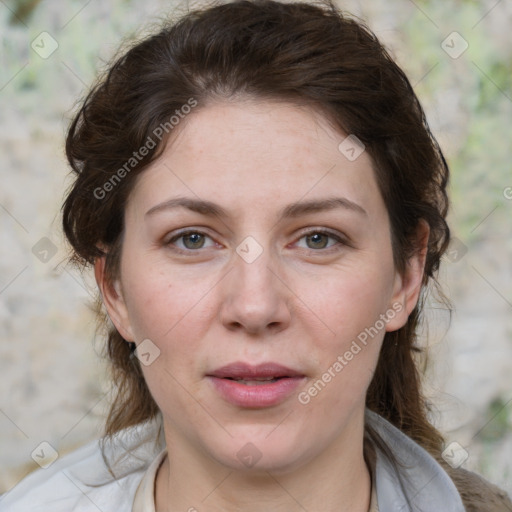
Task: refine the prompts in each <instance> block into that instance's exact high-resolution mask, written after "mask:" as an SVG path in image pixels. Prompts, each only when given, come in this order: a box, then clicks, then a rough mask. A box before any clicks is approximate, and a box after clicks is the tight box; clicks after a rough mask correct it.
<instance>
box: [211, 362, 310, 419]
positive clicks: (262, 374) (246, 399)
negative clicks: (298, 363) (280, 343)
mask: <svg viewBox="0 0 512 512" xmlns="http://www.w3.org/2000/svg"><path fill="white" fill-rule="evenodd" d="M206 377H207V378H208V379H209V380H210V381H211V382H212V384H213V386H214V388H215V390H216V392H217V393H219V395H220V396H221V397H222V398H223V399H224V400H226V401H227V402H229V403H231V404H233V405H236V406H238V407H244V408H255V409H259V408H264V407H271V406H274V405H278V404H279V403H281V402H283V401H284V400H286V398H288V397H289V396H290V395H291V394H292V393H293V392H294V391H295V390H296V389H297V387H298V386H299V385H300V384H301V383H302V381H303V380H304V379H305V375H304V374H302V373H300V372H299V371H297V370H293V369H291V368H288V367H286V366H283V365H280V364H277V363H262V364H259V365H256V366H253V365H250V364H247V363H243V362H236V363H231V364H228V365H226V366H223V367H221V368H218V369H217V370H215V371H213V372H212V373H210V374H208V375H206ZM265 378H277V379H278V380H276V381H275V382H268V383H262V384H255V385H247V384H242V383H240V382H237V381H236V380H233V379H243V380H258V379H265Z"/></svg>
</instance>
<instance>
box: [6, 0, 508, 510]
mask: <svg viewBox="0 0 512 512" xmlns="http://www.w3.org/2000/svg"><path fill="white" fill-rule="evenodd" d="M66 150H67V156H68V159H69V162H70V164H71V166H72V168H73V171H74V172H75V173H76V180H75V182H74V184H73V186H72V188H71V190H70V191H69V194H68V195H67V197H66V200H65V203H64V207H63V225H64V231H65V233H66V236H67V238H68V240H69V242H70V244H71V245H72V247H73V251H74V259H75V261H76V262H77V263H78V264H90V265H93V266H94V270H95V276H96V280H97V283H98V287H99V291H100V294H101V302H102V304H103V305H104V307H105V311H106V312H107V313H108V317H109V319H110V321H111V323H109V324H108V325H109V332H108V355H109V357H110V359H111V362H112V371H113V381H114V383H115V385H116V396H115V400H114V402H113V404H112V408H111V411H110V414H109V416H108V419H107V425H106V436H105V437H104V438H103V439H102V440H101V441H100V442H99V443H91V444H89V445H87V446H85V447H83V448H82V449H80V450H78V451H76V452H74V453H72V454H70V455H68V456H66V457H63V458H62V459H60V460H59V461H57V462H55V463H54V464H53V465H52V466H50V467H49V468H48V469H46V470H40V471H39V472H37V473H35V474H33V475H31V476H30V477H28V478H27V479H25V480H24V481H23V482H22V483H21V484H19V485H18V486H17V487H16V488H15V489H14V490H13V491H11V492H10V493H8V494H7V495H6V496H5V497H4V498H3V500H2V501H1V502H0V510H9V511H21V510H23V511H25V510H41V511H42V510H52V511H59V510H62V511H64V510H65V511H70V510H73V511H75V510H76V511H88V510H102V511H104V512H106V511H111V510H112V511H114V510H115V511H130V510H131V511H135V512H136V511H159V512H167V511H173V512H174V511H181V510H188V511H195V510H198V511H201V510H205V511H221V510H222V511H231V510H244V511H253V510H254V511H256V510H258V511H260V510H265V511H277V510H286V511H296V510H297V511H299V510H307V511H317V510H322V511H346V512H348V511H351V512H363V511H364V512H366V511H376V510H380V511H381V512H387V511H408V510H414V511H423V512H430V511H439V510H443V511H454V512H455V511H463V510H475V511H476V510H478V511H482V510H489V511H490V510H493V511H494V510H496V511H498V510H512V504H511V503H510V500H509V499H508V498H507V496H506V495H505V493H504V492H503V491H500V490H499V489H497V488H496V487H494V486H493V485H492V484H490V483H488V482H485V481H484V480H483V479H481V478H480V477H478V476H477V475H475V474H472V473H469V472H467V471H465V470H463V469H460V468H459V469H455V468H456V466H457V464H454V463H453V461H451V460H450V458H449V457H446V456H445V457H446V459H447V461H445V460H444V459H443V457H442V455H441V454H442V452H443V449H444V445H443V438H442V436H441V434H440V433H439V432H438V431H437V430H436V429H435V428H434V427H433V426H432V425H431V424H430V423H429V421H428V419H427V405H426V403H425V401H424V399H423V397H422V395H421V389H420V379H419V374H418V372H417V369H416V366H415V362H414V354H415V352H416V351H417V350H418V349H417V347H416V345H415V341H416V329H417V326H418V322H419V318H420V316H421V312H422V308H423V300H424V297H425V294H426V291H427V290H428V289H429V287H430V286H432V285H435V275H436V272H437V269H438V267H439V263H440V258H441V256H442V255H443V253H444V251H445V250H446V247H447V244H448V241H449V229H448V226H447V224H446V221H445V218H446V213H447V209H448V199H447V196H446V185H447V181H448V168H447V165H446V162H445V160H444V158H443V155H442V153H441V150H440V149H439V147H438V145H437V142H436V141H435V139H434V137H433V136H432V135H431V133H430V131H429V128H428V126H427V124H426V121H425V117H424V114H423V110H422V108H421V106H420V104H419V102H418V100H417V98H416V96H415V94H414V92H413V90H412V88H411V86H410V84H409V82H408V80H407V78H406V77H405V75H404V74H403V72H402V71H401V70H400V69H399V67H398V66H397V65H396V64H395V63H394V62H393V60H392V59H391V58H390V57H389V55H388V54H387V52H386V51H385V49H384V48H383V47H382V46H381V45H380V43H379V42H378V40H377V39H376V37H375V36H374V35H373V34H372V33H371V32H370V31H369V30H368V29H367V28H366V27H365V26H364V25H362V24H361V23H359V22H358V21H355V20H353V19H351V18H349V17H346V16H344V15H343V14H341V13H340V12H338V10H337V9H336V8H335V7H334V6H333V5H331V4H326V5H324V6H322V7H320V6H313V5H308V4H294V3H287V4H281V3H277V2H274V1H269V0H264V1H252V2H251V1H245V0H243V1H236V2H233V3H230V4H227V5H220V6H216V7H211V8H208V9H205V10H202V11H197V12H193V13H190V14H189V15H187V16H185V17H184V18H183V19H181V20H180V21H178V22H177V23H175V24H173V25H169V26H165V27H163V28H162V30H161V32H159V33H157V34H155V35H153V36H151V37H148V38H147V39H145V40H143V41H141V42H139V43H138V44H136V45H134V46H133V47H132V48H131V49H130V50H129V51H127V52H126V53H125V54H124V55H123V56H121V57H120V58H119V59H118V60H117V61H116V62H115V63H114V64H113V65H112V66H111V68H110V69H109V71H108V73H107V74H106V76H105V77H103V78H102V79H101V80H99V82H98V83H97V84H96V86H95V87H94V88H93V90H92V91H91V92H90V94H89V95H88V97H87V98H86V99H85V101H84V102H83V105H82V107H81V109H80V111H79V112H78V114H77V115H76V117H75V119H74V120H73V122H72V124H71V127H70V129H69V133H68V136H67V141H66ZM452 466H453V467H452Z"/></svg>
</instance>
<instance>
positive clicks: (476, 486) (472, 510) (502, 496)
mask: <svg viewBox="0 0 512 512" xmlns="http://www.w3.org/2000/svg"><path fill="white" fill-rule="evenodd" d="M443 466H444V468H445V470H446V472H447V473H448V475H449V476H450V478H451V479H452V481H453V483H454V484H455V487H457V490H458V491H459V494H460V496H461V498H462V502H463V503H464V506H465V507H466V512H498V511H499V512H512V501H511V500H510V497H509V495H508V494H507V493H506V492H505V491H504V490H502V489H500V488H499V487H497V486H496V485H494V484H492V483H491V482H489V481H487V480H485V478H483V477H481V476H480V475H478V474H477V473H473V472H471V471H468V470H466V469H463V468H457V469H453V468H451V467H450V466H449V465H447V464H443Z"/></svg>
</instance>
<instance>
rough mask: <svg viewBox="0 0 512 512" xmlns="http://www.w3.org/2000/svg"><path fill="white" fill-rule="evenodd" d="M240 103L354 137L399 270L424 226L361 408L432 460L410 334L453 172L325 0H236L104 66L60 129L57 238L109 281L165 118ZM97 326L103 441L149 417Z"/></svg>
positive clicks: (365, 34)
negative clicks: (403, 313) (303, 113)
mask: <svg viewBox="0 0 512 512" xmlns="http://www.w3.org/2000/svg"><path fill="white" fill-rule="evenodd" d="M238 98H255V99H268V100H278V101H283V102H293V103H295V104H300V105H307V106H309V107H311V108H314V109H316V110H317V111H320V112H322V113H323V114H324V115H325V117H326V118H328V119H329V120H330V121H331V122H333V123H334V124H335V126H336V127H337V128H338V130H339V131H340V133H341V134H353V135H355V136H356V137H357V138H358V139H359V140H360V141H362V143H363V144H364V145H365V149H366V151H368V154H369V155H370V157H371V160H372V164H373V170H374V173H375V176H376V180H377V183H378V186H379V189H380V192H381V194H382V197H383V199H384V202H385V204H386V207H387V211H388V214H389V219H390V226H391V244H392V248H393V258H394V265H395V268H396V269H397V270H398V271H400V272H403V271H404V269H405V268H406V264H407V261H408V259H409V258H410V257H411V255H412V254H414V252H415V251H417V250H418V236H417V232H418V227H419V224H420V222H421V220H422V219H423V220H424V221H425V222H426V223H427V224H428V225H429V227H430V234H429V239H428V247H427V252H426V263H425V269H424V275H423V281H422V293H421V295H420V300H419V301H418V304H417V305H416V307H415V309H414V310H413V311H412V313H411V314H410V316H409V318H408V321H407V323H406V325H404V326H403V327H402V328H401V329H398V330H397V331H394V332H387V333H386V334H385V338H384V341H383V345H382V349H381V352H380V355H379V360H378V363H377V367H376V370H375V374H374V376H373V380H372V381H371V383H370V386H369V389H368V391H367V396H366V406H367V407H368V408H369V409H371V410H373V411H374V412H376V413H378V414H380V415H381V416H383V417H384V418H386V419H387V420H388V421H390V422H391V423H392V424H393V425H395V426H396V427H398V428H399V429H400V430H401V431H403V432H404V433H406V434H407V435H409V436H410V437H411V438H412V439H414V440H415V441H416V442H418V443H419V444H420V445H421V446H423V447H424V448H426V449H427V450H428V451H429V452H431V453H439V451H440V449H441V446H442V442H443V438H442V436H441V434H440V433H439V432H438V431H437V430H436V428H435V427H434V426H433V425H432V424H431V423H430V422H429V420H428V413H429V404H428V402H427V401H426V400H425V398H424V396H423V394H422V391H421V372H420V371H419V369H418V366H417V364H418V361H417V357H416V356H417V354H418V352H419V351H421V350H423V349H421V348H420V347H419V346H418V334H417V331H418V327H419V322H420V320H421V318H422V314H423V312H424V307H425V296H426V289H427V285H428V286H435V287H436V288H437V289H438V283H437V281H436V274H437V270H438V268H439V264H440V260H441V257H442V255H443V253H444V252H445V250H446V248H447V245H448V243H449V238H450V231H449V228H448V225H447V223H446V214H447V211H448V198H447V193H446V186H447V182H448V176H449V170H448V166H447V164H446V161H445V159H444V157H443V154H442V152H441V150H440V148H439V145H438V143H437V141H436V140H435V138H434V137H433V135H432V133H431V131H430V129H429V127H428V125H427V122H426V118H425V114H424V111H423V109H422V107H421V105H420V103H419V101H418V98H417V97H416V95H415V93H414V91H413V88H412V86H411V84H410V82H409V80H408V79H407V77H406V75H405V74H404V72H403V71H402V70H401V68H400V67H399V66H398V65H397V64H396V63H395V62H394V60H393V58H392V57H391V56H390V54H389V53H388V51H387V50H386V49H385V48H384V47H383V45H382V44H381V43H380V42H379V41H378V39H377V37H376V36H375V35H374V34H373V32H372V31H371V30H370V29H369V28H367V26H366V25H365V24H364V23H363V22H362V21H360V20H358V19H357V18H354V17H352V16H349V15H347V14H345V13H343V12H341V11H340V10H339V9H338V8H337V7H336V6H335V5H334V4H333V3H332V2H331V0H325V1H324V2H322V3H321V4H318V5H313V4H308V3H280V2H276V1H273V0H236V1H234V2H230V3H227V4H221V5H214V6H210V7H207V8H203V9H199V10H195V11H191V12H189V13H186V14H185V15H183V16H182V17H181V18H180V19H178V20H177V21H173V22H172V23H171V22H166V23H165V24H164V25H163V26H161V27H160V31H159V32H158V33H154V34H152V35H149V36H147V37H145V38H143V39H142V40H140V41H137V42H135V43H132V45H131V46H130V47H129V48H128V49H126V50H125V51H124V53H123V54H122V55H121V56H119V57H117V58H116V59H115V60H114V62H113V63H112V64H111V65H110V67H109V68H108V69H107V71H106V72H105V73H104V74H103V76H101V77H100V78H99V79H98V80H97V82H96V83H95V85H94V86H93V87H92V89H91V90H90V92H89V93H88V94H87V96H86V97H85V99H84V100H83V101H82V102H81V106H80V108H79V110H78V112H77V113H76V115H75V116H74V118H73V120H72V122H71V125H70V127H69V131H68V133H67V138H66V155H67V158H68V160H69V163H70V165H71V168H72V172H73V173H74V175H75V179H74V182H73V184H72V186H71V188H70V190H69V192H68V194H67V197H66V198H65V201H64V204H63V228H64V232H65V235H66V237H67V239H68V241H69V243H70V244H71V246H72V249H73V252H72V257H71V259H72V261H73V262H74V263H76V264H78V265H81V266H87V265H92V264H93V263H94V261H95V260H96V259H97V258H100V257H103V256H105V258H106V275H107V279H109V280H111V281H112V280H114V279H115V278H116V277H117V276H118V273H119V260H120V255H121V248H122V242H123V230H124V209H125V205H126V202H127V199H128V197H129V194H130V192H131V190H132V189H133V187H134V184H135V183H136V177H137V176H138V175H140V173H141V172H143V171H144V169H146V168H147V167H148V165H149V164H150V163H151V162H153V161H155V160H156V159H157V158H158V157H159V156H160V155H161V153H162V151H163V149H164V147H165V144H166V142H167V141H168V139H169V137H171V136H172V126H171V125H172V123H171V122H170V119H171V117H172V116H175V115H176V114H179V113H180V112H187V110H186V109H185V108H184V106H185V105H187V104H188V105H192V103H193V102H196V105H197V106H195V110H194V112H195V111H197V110H198V109H200V108H204V107H205V106H206V105H208V104H209V103H212V102H223V101H224V102H225V101H234V100H237V99H238ZM179 117H182V116H181V115H180V116H179ZM162 127H165V129H164V130H162ZM164 131H165V134H164V133H163V132H164ZM156 134H158V136H155V135H156ZM150 140H151V142H152V143H153V144H149V141H150ZM150 146H152V147H151V148H150ZM144 147H145V148H146V151H140V150H141V148H144ZM135 154H136V156H135ZM127 162H129V168H127ZM123 169H124V172H123ZM440 293H441V292H440ZM441 296H442V293H441ZM98 300H99V299H98ZM445 303H446V304H448V303H447V302H445ZM105 322H108V319H107V317H106V316H105V315H103V316H101V317H100V323H101V325H104V326H107V329H108V341H107V354H108V357H109V359H110V363H111V369H112V379H113V383H114V385H115V396H114V399H113V403H112V405H111V409H110V412H109V415H108V418H107V422H106V429H105V431H106V434H107V435H108V436H112V435H114V434H115V433H117V432H118V431H120V430H121V429H123V428H126V427H129V426H132V425H135V424H138V423H140V422H143V421H145V420H150V419H152V418H154V417H155V416H156V415H157V413H158V407H157V405H156V403H155V401H154V400H153V398H152V396H151V393H150V391H149V389H148V387H147V385H146V382H145V380H144V377H143V374H142V371H141V368H140V364H139V362H138V360H137V359H136V358H134V357H131V349H130V344H129V343H127V341H126V340H124V339H123V337H122V336H121V335H120V333H119V332H118V331H117V330H116V329H115V327H114V326H112V325H111V324H108V323H105ZM366 434H367V435H370V436H372V435H373V434H372V433H371V432H368V430H367V431H366Z"/></svg>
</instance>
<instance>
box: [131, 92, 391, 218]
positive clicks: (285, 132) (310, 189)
mask: <svg viewBox="0 0 512 512" xmlns="http://www.w3.org/2000/svg"><path fill="white" fill-rule="evenodd" d="M180 123H181V124H180V125H179V126H178V127H177V128H178V129H177V130H176V132H173V133H172V138H170V140H169V142H168V144H167V146H166V148H165V150H164V152H163V153H162V155H161V156H160V158H159V159H158V160H157V161H155V162H153V164H152V165H151V166H150V167H149V168H148V169H146V170H145V171H143V172H142V173H141V175H140V176H139V179H138V182H137V185H136V187H135V190H134V193H133V195H134V196H135V197H134V199H136V201H137V203H139V204H140V203H142V204H143V207H145V208H146V209H148V208H150V207H151V206H152V205H153V204H155V202H158V201H164V200H166V199H168V198H170V197H172V196H178V195H180V196H183V195H186V196H195V197H196V198H201V199H212V198H215V200H216V201H217V202H222V203H225V204H227V206H228V207H229V206H231V207H233V208H234V209H236V210H238V211H239V212H240V213H241V214H243V211H244V210H247V209H249V207H252V209H253V213H254V211H255V209H256V208H257V207H258V206H259V207H261V206H262V205H264V206H265V210H269V209H272V208H273V207H275V208H276V209H278V208H280V207H281V206H282V204H284V203H287V202H292V201H297V200H299V199H300V198H304V199H317V198H321V197H325V196H326V195H329V196H332V195H339V194H343V195H344V196H345V197H347V198H348V199H349V200H351V201H353V202H356V203H363V204H364V205H365V208H368V209H369V210H375V212H374V213H376V214H378V213H379V211H378V210H379V208H380V209H381V208H382V207H383V204H382V200H381V198H380V193H379V190H378V187H377V183H376V181H375V178H374V172H373V168H372V161H371V159H370V157H369V155H368V154H367V153H366V152H365V151H363V152H362V153H361V154H360V155H359V156H358V157H357V158H356V159H348V158H347V156H346V154H345V153H343V152H342V151H340V149H339V146H340V143H343V141H344V140H345V139H346V138H347V134H344V133H342V132H341V131H340V130H338V129H336V128H335V127H334V126H333V125H332V124H331V123H329V121H328V120H327V118H326V117H324V116H323V115H322V114H321V113H319V112H318V111H315V110H313V109H312V108H310V107H305V106H298V105H295V104H291V103H283V102H276V101H267V100H265V101H256V100H247V101H235V102H223V103H213V104H210V105H208V106H205V107H202V108H199V109H196V110H195V111H193V113H191V114H190V115H188V116H187V117H186V118H185V119H184V120H183V121H181V122H180ZM356 149H357V148H356ZM380 213H382V212H380Z"/></svg>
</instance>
